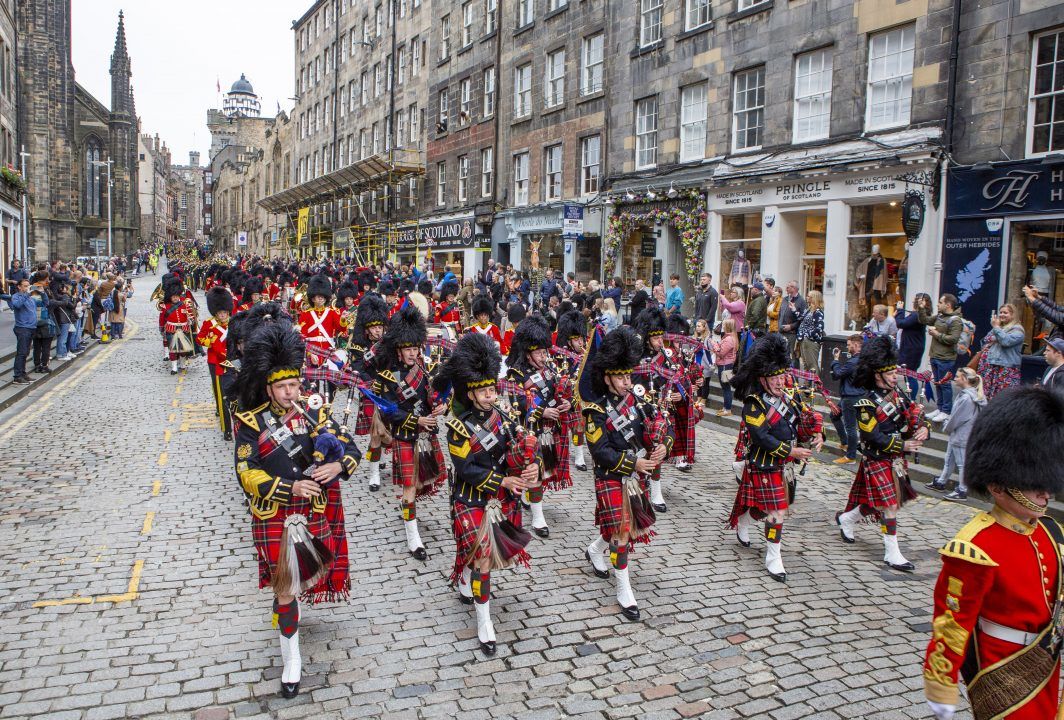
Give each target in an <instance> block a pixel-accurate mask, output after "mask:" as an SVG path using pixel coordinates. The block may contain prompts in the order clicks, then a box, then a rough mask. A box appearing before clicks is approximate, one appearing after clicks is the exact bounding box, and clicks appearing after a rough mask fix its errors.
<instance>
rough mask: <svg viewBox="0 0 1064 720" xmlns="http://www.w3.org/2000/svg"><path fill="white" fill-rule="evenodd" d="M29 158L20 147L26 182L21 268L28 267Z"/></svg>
mask: <svg viewBox="0 0 1064 720" xmlns="http://www.w3.org/2000/svg"><path fill="white" fill-rule="evenodd" d="M28 157H31V156H30V154H29V153H28V152H26V146H25V145H23V146H22V150H21V152H19V158H20V159H21V160H22V181H23V182H26V189H25V190H24V191H23V192H22V267H29V255H30V247H29V245H30V244H29V225H30V206H29V195H30V193H29V183H28V182H27V181H26V178H27V177H29V176H28V175H26V158H28Z"/></svg>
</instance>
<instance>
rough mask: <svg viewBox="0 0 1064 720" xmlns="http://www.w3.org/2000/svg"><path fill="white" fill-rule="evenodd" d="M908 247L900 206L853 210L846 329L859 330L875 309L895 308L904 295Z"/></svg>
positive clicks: (857, 207) (868, 206) (889, 204)
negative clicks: (883, 306)
mask: <svg viewBox="0 0 1064 720" xmlns="http://www.w3.org/2000/svg"><path fill="white" fill-rule="evenodd" d="M908 247H909V246H908V244H907V243H906V241H905V231H904V230H903V229H902V225H901V210H900V208H899V207H898V203H896V202H891V203H882V204H879V205H858V206H855V207H853V208H852V209H851V216H850V236H849V260H848V271H847V276H848V277H847V280H848V281H847V284H846V327H847V329H850V330H860V329H861V328H863V327H864V326H865V324H866V323H867V322H868V321H869V320H870V319H871V317H872V308H873V307H875V306H876V305H886V306H887V307H888V308H892V307H893V306H894V304H895V303H896V302H897V301H898V299H899V298H900V297H901V295H902V293H903V292H904V280H903V279H902V278H901V274H902V270H903V269H904V267H905V265H906V264H907V263H906V255H907V252H908Z"/></svg>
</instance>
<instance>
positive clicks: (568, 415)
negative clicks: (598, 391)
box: [560, 400, 584, 445]
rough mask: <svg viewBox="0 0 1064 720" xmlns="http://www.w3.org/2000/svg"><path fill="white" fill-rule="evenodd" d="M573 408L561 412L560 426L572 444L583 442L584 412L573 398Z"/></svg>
mask: <svg viewBox="0 0 1064 720" xmlns="http://www.w3.org/2000/svg"><path fill="white" fill-rule="evenodd" d="M572 403H573V409H572V410H570V411H569V412H565V413H562V414H561V418H560V420H561V424H562V428H564V430H565V434H566V435H567V436H568V437H569V439H570V440H571V441H572V443H573V445H583V444H584V414H583V413H582V412H581V411H580V406H579V404H578V403H577V402H576V401H575V400H573V401H572Z"/></svg>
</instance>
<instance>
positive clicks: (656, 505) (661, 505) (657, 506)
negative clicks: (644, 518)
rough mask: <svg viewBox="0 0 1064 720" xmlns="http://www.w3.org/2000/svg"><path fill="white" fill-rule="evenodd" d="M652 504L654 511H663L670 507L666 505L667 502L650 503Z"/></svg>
mask: <svg viewBox="0 0 1064 720" xmlns="http://www.w3.org/2000/svg"><path fill="white" fill-rule="evenodd" d="M650 505H651V507H653V508H654V512H659V513H663V512H665V511H666V510H668V509H669V508H668V507H666V505H665V503H650Z"/></svg>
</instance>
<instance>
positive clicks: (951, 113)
mask: <svg viewBox="0 0 1064 720" xmlns="http://www.w3.org/2000/svg"><path fill="white" fill-rule="evenodd" d="M961 2H962V0H953V29H952V30H951V32H950V40H949V79H948V81H947V83H946V133H945V134H946V153H947V154H948V155H952V153H953V134H954V125H955V123H954V118H955V116H956V115H957V57H958V55H959V54H960V32H961Z"/></svg>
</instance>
